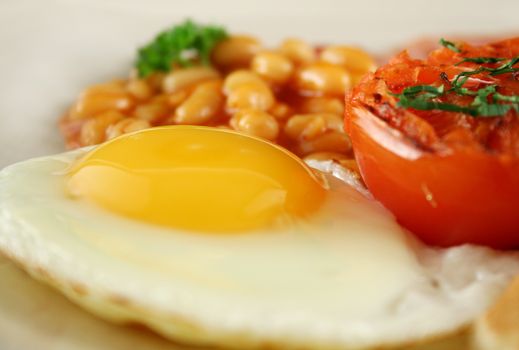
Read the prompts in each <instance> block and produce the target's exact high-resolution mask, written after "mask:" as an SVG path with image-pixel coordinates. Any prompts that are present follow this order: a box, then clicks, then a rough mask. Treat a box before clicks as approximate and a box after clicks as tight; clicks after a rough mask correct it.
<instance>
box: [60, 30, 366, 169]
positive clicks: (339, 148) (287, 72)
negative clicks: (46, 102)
mask: <svg viewBox="0 0 519 350" xmlns="http://www.w3.org/2000/svg"><path fill="white" fill-rule="evenodd" d="M373 68H374V60H373V58H372V57H371V56H370V55H369V54H367V53H366V52H364V51H362V50H361V49H358V48H354V47H349V46H338V45H333V46H324V47H323V46H320V47H314V46H312V45H310V44H308V43H306V42H305V41H303V40H299V39H294V38H289V39H286V40H285V41H283V42H282V43H281V44H280V45H279V47H277V48H265V47H264V46H263V45H262V44H261V42H260V41H259V40H258V39H257V38H254V37H251V36H245V35H236V36H231V37H229V38H228V39H226V40H224V41H222V42H220V43H219V44H217V45H216V47H215V48H214V49H213V51H212V66H194V67H188V68H180V67H172V70H171V71H170V72H169V73H154V74H151V75H150V76H148V77H146V78H139V77H138V76H137V74H136V73H135V72H132V73H131V74H130V77H129V78H128V79H122V80H113V81H109V82H106V83H103V84H99V85H95V86H91V87H89V88H87V89H85V91H83V92H82V93H81V95H80V96H79V98H78V99H77V101H76V102H75V103H74V104H73V105H72V106H71V108H70V109H69V110H68V112H67V113H66V114H65V115H64V116H63V117H62V119H61V120H60V130H61V132H62V134H63V136H64V138H65V141H66V145H67V147H68V148H76V147H82V146H88V145H94V144H98V143H101V142H103V141H106V140H109V139H111V138H114V137H117V136H119V135H122V134H124V133H127V132H132V131H136V130H139V129H145V128H149V127H154V126H161V125H176V124H191V125H207V126H214V127H222V128H229V129H234V130H237V131H238V132H242V133H246V134H250V135H254V136H257V137H262V138H265V139H268V140H270V141H272V142H275V143H278V144H280V145H282V146H284V147H286V148H288V149H289V150H291V151H293V152H295V153H296V154H297V155H299V156H301V157H306V156H308V157H315V158H319V159H321V158H322V157H327V158H328V159H331V158H335V159H340V160H342V159H344V158H347V159H351V156H352V153H351V143H350V141H349V138H348V136H347V135H346V133H345V132H344V131H343V128H342V122H341V120H342V115H343V113H344V102H343V98H344V93H345V91H346V90H348V89H349V88H351V86H353V84H354V83H355V82H356V81H358V79H359V76H361V75H363V74H365V73H367V72H369V71H371V70H373Z"/></svg>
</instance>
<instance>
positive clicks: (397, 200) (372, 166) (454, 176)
mask: <svg viewBox="0 0 519 350" xmlns="http://www.w3.org/2000/svg"><path fill="white" fill-rule="evenodd" d="M442 43H443V44H444V46H445V48H443V49H440V50H436V51H433V52H432V53H431V54H430V55H429V56H428V57H427V58H426V59H424V60H418V59H412V58H411V57H409V56H408V54H407V53H406V52H404V53H402V54H400V55H398V56H397V57H396V58H394V59H393V60H392V61H391V62H389V64H387V65H385V66H383V67H381V68H380V69H378V70H377V72H376V73H374V74H371V75H370V76H368V77H365V79H363V81H362V82H361V83H360V84H359V85H358V86H357V87H356V88H355V89H354V90H353V92H352V93H350V94H348V96H347V97H346V106H347V108H346V114H345V116H346V119H345V121H346V129H347V132H348V134H349V136H350V137H351V140H352V142H353V148H354V150H355V156H356V159H357V162H358V166H359V168H360V170H361V173H362V176H363V179H364V181H365V182H366V185H367V186H368V188H369V190H370V191H371V193H372V194H373V195H374V196H375V198H377V199H378V200H380V201H381V202H382V203H383V204H384V205H385V206H386V207H387V208H388V209H390V210H391V211H392V212H393V213H394V214H395V215H396V217H397V219H398V221H399V222H400V223H401V224H403V225H404V226H406V227H407V228H409V229H410V230H411V231H413V232H414V233H415V234H417V235H419V237H420V238H421V239H423V240H424V241H425V242H427V243H430V244H435V245H442V246H449V245H457V244H462V243H476V244H484V245H489V246H493V247H499V248H515V247H517V246H518V245H519V235H518V232H519V215H517V213H518V212H519V147H518V145H519V119H518V118H517V115H518V113H519V95H518V93H519V81H518V80H517V74H518V71H519V67H518V62H519V38H518V37H516V38H512V39H508V40H503V41H499V42H495V43H492V44H487V45H483V46H471V45H469V44H463V43H460V44H454V43H451V42H448V41H443V42H442Z"/></svg>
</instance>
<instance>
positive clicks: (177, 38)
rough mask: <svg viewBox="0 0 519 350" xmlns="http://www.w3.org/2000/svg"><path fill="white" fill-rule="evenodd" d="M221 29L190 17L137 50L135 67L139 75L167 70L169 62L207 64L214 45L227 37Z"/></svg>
mask: <svg viewBox="0 0 519 350" xmlns="http://www.w3.org/2000/svg"><path fill="white" fill-rule="evenodd" d="M227 37H228V35H227V32H226V31H225V29H223V28H222V27H219V26H213V25H207V26H204V25H199V24H196V23H194V22H192V21H191V20H186V21H185V22H184V23H182V24H180V25H177V26H174V27H172V28H170V29H169V30H166V31H164V32H162V33H160V34H158V35H157V36H156V37H155V39H154V40H153V41H152V42H150V43H149V44H148V45H146V46H144V47H142V48H140V49H139V51H138V57H137V62H136V63H135V67H136V68H137V70H138V72H139V76H141V77H146V76H148V75H150V74H151V73H153V72H169V71H170V70H171V67H172V65H173V64H177V65H179V66H182V67H187V66H191V65H193V64H195V63H201V64H204V65H209V64H210V55H211V51H212V49H213V48H214V46H215V45H216V44H217V43H218V42H220V41H221V40H224V39H225V38H227Z"/></svg>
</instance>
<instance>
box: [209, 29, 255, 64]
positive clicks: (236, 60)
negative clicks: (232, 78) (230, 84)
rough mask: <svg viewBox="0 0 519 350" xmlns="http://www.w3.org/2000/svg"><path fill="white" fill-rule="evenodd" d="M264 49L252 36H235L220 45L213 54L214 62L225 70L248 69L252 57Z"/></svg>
mask: <svg viewBox="0 0 519 350" xmlns="http://www.w3.org/2000/svg"><path fill="white" fill-rule="evenodd" d="M261 49H262V45H261V43H260V41H259V40H258V39H256V38H254V37H252V36H247V35H235V36H231V37H229V38H228V39H226V40H223V41H221V42H220V43H218V44H217V45H216V46H215V48H214V49H213V52H212V60H213V62H214V63H215V64H216V65H217V66H220V67H222V68H225V69H237V68H245V67H248V66H249V64H250V61H251V60H252V57H254V55H255V54H257V53H258V52H259V51H260V50H261Z"/></svg>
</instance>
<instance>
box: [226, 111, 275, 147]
mask: <svg viewBox="0 0 519 350" xmlns="http://www.w3.org/2000/svg"><path fill="white" fill-rule="evenodd" d="M229 124H230V125H231V126H232V127H233V128H234V129H235V130H237V131H240V132H243V133H245V134H248V135H253V136H257V137H262V138H265V139H267V140H275V139H276V138H277V136H278V134H279V125H278V122H277V121H276V118H274V117H273V116H272V115H270V114H269V113H266V112H264V111H261V110H257V109H243V110H240V111H238V112H236V113H235V114H234V115H233V117H232V118H231V120H230V122H229Z"/></svg>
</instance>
